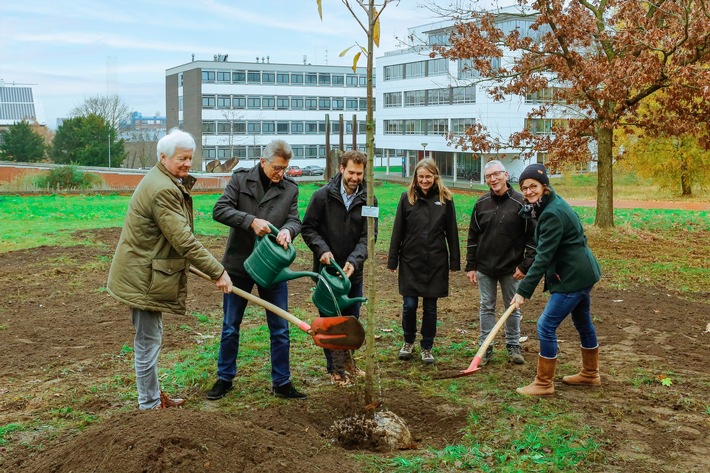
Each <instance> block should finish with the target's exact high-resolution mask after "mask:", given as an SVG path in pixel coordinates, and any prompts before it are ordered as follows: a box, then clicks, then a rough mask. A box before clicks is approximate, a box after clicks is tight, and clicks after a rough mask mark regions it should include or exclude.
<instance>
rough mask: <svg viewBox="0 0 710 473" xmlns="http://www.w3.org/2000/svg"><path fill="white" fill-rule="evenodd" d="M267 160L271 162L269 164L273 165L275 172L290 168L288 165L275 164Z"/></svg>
mask: <svg viewBox="0 0 710 473" xmlns="http://www.w3.org/2000/svg"><path fill="white" fill-rule="evenodd" d="M266 162H267V163H269V166H271V169H273V170H274V171H275V172H283V171H285V170H286V169H288V166H274V163H272V162H271V161H269V160H268V159H267V160H266Z"/></svg>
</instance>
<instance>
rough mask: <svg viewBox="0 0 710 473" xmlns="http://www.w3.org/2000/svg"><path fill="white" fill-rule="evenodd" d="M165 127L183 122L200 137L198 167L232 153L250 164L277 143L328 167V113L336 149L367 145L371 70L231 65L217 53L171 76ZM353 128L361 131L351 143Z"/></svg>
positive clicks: (300, 160) (299, 160) (298, 158)
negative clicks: (326, 160)
mask: <svg viewBox="0 0 710 473" xmlns="http://www.w3.org/2000/svg"><path fill="white" fill-rule="evenodd" d="M165 76H166V77H165V82H166V86H165V93H166V108H167V128H168V129H171V128H172V127H175V126H180V127H181V128H182V129H183V130H185V131H187V132H190V133H192V134H193V136H194V137H195V140H196V141H197V150H196V153H195V163H194V164H193V166H194V168H195V169H204V168H205V165H206V163H208V162H209V161H212V160H215V159H218V160H220V161H221V162H224V161H226V160H227V159H229V158H231V157H237V158H239V160H240V163H239V164H238V166H239V167H248V166H252V165H253V164H254V163H255V160H256V159H258V158H259V157H260V156H261V152H262V150H263V148H264V147H265V146H266V145H267V144H268V143H269V142H270V141H272V140H274V139H277V138H280V139H285V140H286V141H288V142H289V144H290V145H291V146H292V147H293V152H294V159H293V161H292V164H294V165H298V166H301V167H303V166H304V165H309V164H320V165H324V163H325V157H326V141H325V135H326V115H327V116H328V117H329V120H330V124H331V133H330V139H331V148H337V147H339V144H340V126H339V123H340V121H339V117H340V115H343V123H344V130H343V137H344V138H343V141H344V143H343V149H344V150H347V149H352V147H353V144H354V143H355V144H356V146H357V147H359V148H364V145H365V118H366V112H367V99H366V96H367V75H366V72H365V69H364V68H358V69H357V70H356V71H355V72H353V69H352V68H350V67H345V66H328V65H311V64H307V63H306V61H305V60H304V64H275V63H273V64H272V63H270V62H269V61H268V58H267V59H266V60H265V59H264V58H261V61H259V59H258V58H257V61H256V62H231V61H229V62H228V61H227V56H222V55H218V56H215V57H214V60H212V61H199V60H198V61H195V60H193V61H192V62H189V63H187V64H183V65H181V66H176V67H172V68H170V69H168V70H167V71H166V73H165ZM353 125H354V126H355V127H356V128H357V130H356V135H355V139H354V140H353V137H352V134H353Z"/></svg>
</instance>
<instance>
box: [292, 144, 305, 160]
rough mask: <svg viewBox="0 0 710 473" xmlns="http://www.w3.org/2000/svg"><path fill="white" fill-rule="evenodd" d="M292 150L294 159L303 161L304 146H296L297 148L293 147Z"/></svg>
mask: <svg viewBox="0 0 710 473" xmlns="http://www.w3.org/2000/svg"><path fill="white" fill-rule="evenodd" d="M291 150H292V151H293V157H294V159H303V146H302V145H296V146H293V145H292V146H291Z"/></svg>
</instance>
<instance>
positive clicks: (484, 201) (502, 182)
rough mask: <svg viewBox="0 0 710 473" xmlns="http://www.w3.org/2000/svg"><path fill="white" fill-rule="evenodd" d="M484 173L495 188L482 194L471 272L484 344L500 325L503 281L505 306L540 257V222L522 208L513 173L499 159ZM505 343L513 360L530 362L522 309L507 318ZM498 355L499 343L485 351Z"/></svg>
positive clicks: (474, 222) (473, 227) (475, 215)
mask: <svg viewBox="0 0 710 473" xmlns="http://www.w3.org/2000/svg"><path fill="white" fill-rule="evenodd" d="M483 173H484V175H485V178H486V182H487V183H488V186H489V188H490V190H489V192H486V193H485V194H483V195H482V196H481V197H479V198H478V200H477V201H476V204H475V205H474V207H473V212H471V224H470V225H469V228H468V245H467V250H468V252H467V255H466V277H467V278H468V280H469V281H470V282H471V284H473V285H474V286H475V285H478V288H479V291H480V295H481V305H480V309H479V312H480V327H481V334H480V343H483V342H484V340H485V339H486V337H487V336H488V334H489V333H490V331H491V330H492V329H493V327H494V326H495V324H496V313H495V310H496V298H497V297H496V294H497V293H498V285H500V291H501V294H502V295H503V304H504V305H505V307H508V306H509V305H510V301H512V300H513V296H515V291H516V290H517V289H518V282H519V281H520V280H521V279H523V278H524V277H525V273H527V272H528V268H529V267H530V265H532V262H533V259H534V258H535V221H534V220H532V219H528V218H523V217H521V216H520V215H518V213H519V212H520V209H521V208H522V206H523V195H522V194H521V193H520V192H516V191H515V190H513V188H511V187H510V185H509V184H508V173H507V172H506V170H505V167H504V166H503V163H501V162H500V161H498V160H493V161H489V162H488V163H486V165H485V167H484V170H483ZM505 343H506V348H507V350H508V357H509V358H510V361H512V362H513V363H516V364H519V365H521V364H523V363H525V359H524V358H523V356H522V354H521V353H520V311H519V310H516V311H515V312H513V313H512V314H510V317H508V320H507V321H506V323H505ZM492 357H493V344H491V345H490V346H489V347H488V350H486V353H485V354H484V355H483V360H482V364H486V363H488V362H489V361H490V360H491V358H492Z"/></svg>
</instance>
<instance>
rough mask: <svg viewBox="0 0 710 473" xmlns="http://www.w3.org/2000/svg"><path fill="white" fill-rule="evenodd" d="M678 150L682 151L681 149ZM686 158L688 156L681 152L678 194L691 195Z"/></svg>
mask: <svg viewBox="0 0 710 473" xmlns="http://www.w3.org/2000/svg"><path fill="white" fill-rule="evenodd" d="M679 152H680V153H683V152H682V150H680V151H679ZM688 159H689V158H688V156H687V155H686V154H682V159H681V161H680V195H682V196H683V197H689V196H691V195H693V188H692V184H691V179H690V171H688Z"/></svg>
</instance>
